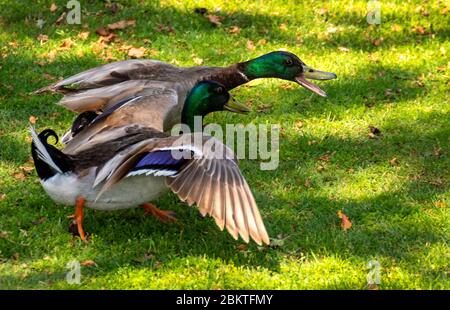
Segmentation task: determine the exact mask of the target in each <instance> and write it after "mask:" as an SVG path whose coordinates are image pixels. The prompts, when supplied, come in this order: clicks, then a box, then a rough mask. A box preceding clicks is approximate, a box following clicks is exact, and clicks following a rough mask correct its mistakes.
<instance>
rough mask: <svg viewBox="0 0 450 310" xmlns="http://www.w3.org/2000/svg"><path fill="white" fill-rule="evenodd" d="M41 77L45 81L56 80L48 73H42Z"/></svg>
mask: <svg viewBox="0 0 450 310" xmlns="http://www.w3.org/2000/svg"><path fill="white" fill-rule="evenodd" d="M42 75H43V76H44V77H45V78H46V79H47V80H50V81H54V80H56V78H55V77H54V76H53V75H51V74H48V73H42Z"/></svg>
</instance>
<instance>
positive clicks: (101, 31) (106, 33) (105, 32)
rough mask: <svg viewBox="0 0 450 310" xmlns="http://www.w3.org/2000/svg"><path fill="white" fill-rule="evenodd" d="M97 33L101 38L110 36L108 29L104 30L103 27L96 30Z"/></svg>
mask: <svg viewBox="0 0 450 310" xmlns="http://www.w3.org/2000/svg"><path fill="white" fill-rule="evenodd" d="M95 33H96V34H98V35H99V36H101V37H107V36H109V31H108V30H106V29H105V28H103V27H100V28H97V29H96V30H95Z"/></svg>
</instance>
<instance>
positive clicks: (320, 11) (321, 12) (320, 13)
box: [316, 8, 328, 15]
mask: <svg viewBox="0 0 450 310" xmlns="http://www.w3.org/2000/svg"><path fill="white" fill-rule="evenodd" d="M316 12H317V14H319V15H324V14H326V13H327V12H328V9H326V8H320V9H318V10H317V11H316Z"/></svg>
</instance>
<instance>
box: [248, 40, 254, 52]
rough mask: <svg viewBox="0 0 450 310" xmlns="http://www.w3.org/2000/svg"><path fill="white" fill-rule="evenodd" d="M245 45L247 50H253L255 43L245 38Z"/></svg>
mask: <svg viewBox="0 0 450 310" xmlns="http://www.w3.org/2000/svg"><path fill="white" fill-rule="evenodd" d="M246 46H247V49H248V50H249V51H254V50H255V44H254V43H253V41H252V40H247V44H246Z"/></svg>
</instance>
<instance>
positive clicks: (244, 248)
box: [236, 244, 248, 252]
mask: <svg viewBox="0 0 450 310" xmlns="http://www.w3.org/2000/svg"><path fill="white" fill-rule="evenodd" d="M236 248H237V250H238V251H239V252H245V251H247V250H248V245H247V244H239V245H238V246H237V247H236Z"/></svg>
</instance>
